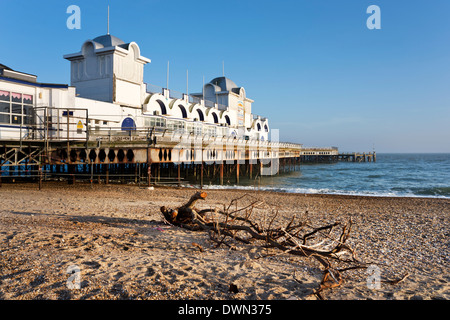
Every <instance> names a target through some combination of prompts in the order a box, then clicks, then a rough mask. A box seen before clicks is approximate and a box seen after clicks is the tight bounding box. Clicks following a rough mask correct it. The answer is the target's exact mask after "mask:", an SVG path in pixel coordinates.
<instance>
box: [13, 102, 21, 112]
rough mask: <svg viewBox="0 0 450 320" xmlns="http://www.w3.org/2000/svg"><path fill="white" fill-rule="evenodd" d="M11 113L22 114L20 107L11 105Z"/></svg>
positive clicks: (14, 104) (19, 105)
mask: <svg viewBox="0 0 450 320" xmlns="http://www.w3.org/2000/svg"><path fill="white" fill-rule="evenodd" d="M11 113H16V114H22V105H21V104H16V103H13V104H12V105H11Z"/></svg>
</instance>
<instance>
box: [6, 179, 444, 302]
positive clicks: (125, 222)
mask: <svg viewBox="0 0 450 320" xmlns="http://www.w3.org/2000/svg"><path fill="white" fill-rule="evenodd" d="M194 192H195V189H181V188H165V187H155V188H154V190H148V189H146V188H139V187H138V186H135V185H94V186H93V188H91V186H90V185H83V184H76V185H67V184H65V183H54V182H46V183H44V186H43V189H42V190H38V188H37V185H36V184H5V183H4V184H3V186H2V187H1V188H0V197H1V200H0V203H1V206H0V299H6V300H10V299H243V300H249V299H264V300H266V299H301V300H305V299H316V298H317V297H316V296H315V295H313V294H312V293H313V291H314V290H315V289H317V288H318V286H319V283H320V281H321V279H322V269H321V266H320V265H319V264H318V263H317V262H315V261H314V260H313V259H311V258H305V257H293V256H289V255H288V254H284V255H276V256H273V257H264V258H261V256H264V254H263V253H264V250H265V249H263V248H260V247H255V246H252V245H246V244H242V243H236V244H235V247H234V249H233V250H231V249H230V248H229V247H227V246H221V247H219V248H214V245H215V243H213V242H212V241H211V240H210V239H209V236H208V234H207V233H205V232H192V231H188V230H185V229H181V228H177V227H174V226H168V225H165V224H164V223H162V221H161V217H160V211H159V208H160V207H161V206H162V205H165V206H167V207H173V208H174V207H177V206H179V205H181V204H183V203H185V202H186V201H187V200H188V199H189V197H190V196H191V195H192V194H193V193H194ZM206 192H207V193H208V196H207V199H206V200H205V201H203V202H199V203H198V205H197V207H198V208H211V207H219V208H222V207H223V205H224V204H225V205H228V204H229V203H230V201H231V200H232V199H235V198H238V197H239V196H241V195H242V194H244V193H248V194H251V195H252V196H253V197H256V198H259V199H262V200H264V201H266V202H267V203H269V204H271V205H273V206H277V207H278V208H279V218H277V219H280V223H282V222H283V221H288V220H289V218H290V217H291V216H292V214H294V213H295V214H297V215H300V216H302V215H303V216H305V217H307V219H308V220H309V221H310V222H311V223H312V224H315V225H317V226H320V225H324V224H326V223H332V222H336V221H341V222H342V223H345V222H347V221H348V220H349V219H352V221H353V223H354V225H353V230H352V233H351V235H350V239H349V240H348V241H349V243H350V244H351V246H352V247H353V248H355V249H356V252H357V255H358V258H359V259H360V260H362V261H365V262H377V263H378V268H379V269H378V270H379V271H380V278H381V280H382V282H381V284H380V285H381V287H380V288H379V289H374V288H369V287H368V286H367V278H368V277H369V276H371V275H370V274H368V273H367V270H355V271H350V272H348V273H346V278H345V279H344V283H343V284H342V285H341V286H339V287H337V288H333V289H330V290H327V291H325V292H323V294H322V295H323V297H324V298H325V299H333V300H348V299H352V300H353V299H356V300H361V299H377V300H390V299H399V300H410V299H449V298H450V285H449V282H450V272H449V260H450V247H449V230H450V228H449V222H450V200H449V199H431V198H387V197H362V196H337V195H305V194H288V193H275V192H267V191H247V190H245V191H242V190H234V189H230V190H206ZM306 212H307V213H306ZM200 249H202V250H200ZM71 266H75V268H77V269H74V270H76V271H78V273H77V274H78V275H79V276H80V277H79V280H80V288H79V289H71V288H69V287H68V284H67V281H68V279H69V277H71V276H73V275H71V274H69V273H68V269H70V267H71ZM406 273H408V274H409V276H408V277H407V278H406V279H405V280H404V281H401V282H400V283H398V284H395V285H392V284H389V283H387V282H383V281H388V280H392V279H398V278H399V277H401V276H403V275H405V274H406ZM230 284H234V285H236V287H237V289H238V290H237V293H235V292H230V291H229V288H230Z"/></svg>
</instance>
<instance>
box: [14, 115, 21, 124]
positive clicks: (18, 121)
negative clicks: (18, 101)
mask: <svg viewBox="0 0 450 320" xmlns="http://www.w3.org/2000/svg"><path fill="white" fill-rule="evenodd" d="M11 122H12V123H13V124H21V123H22V116H20V115H17V114H13V115H11Z"/></svg>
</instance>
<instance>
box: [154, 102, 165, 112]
mask: <svg viewBox="0 0 450 320" xmlns="http://www.w3.org/2000/svg"><path fill="white" fill-rule="evenodd" d="M156 102H158V104H159V106H160V108H161V114H167V110H166V106H165V105H164V103H163V102H162V101H161V100H156Z"/></svg>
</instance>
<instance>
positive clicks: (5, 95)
mask: <svg viewBox="0 0 450 320" xmlns="http://www.w3.org/2000/svg"><path fill="white" fill-rule="evenodd" d="M9 98H10V94H9V91H2V90H0V101H10V100H9Z"/></svg>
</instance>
